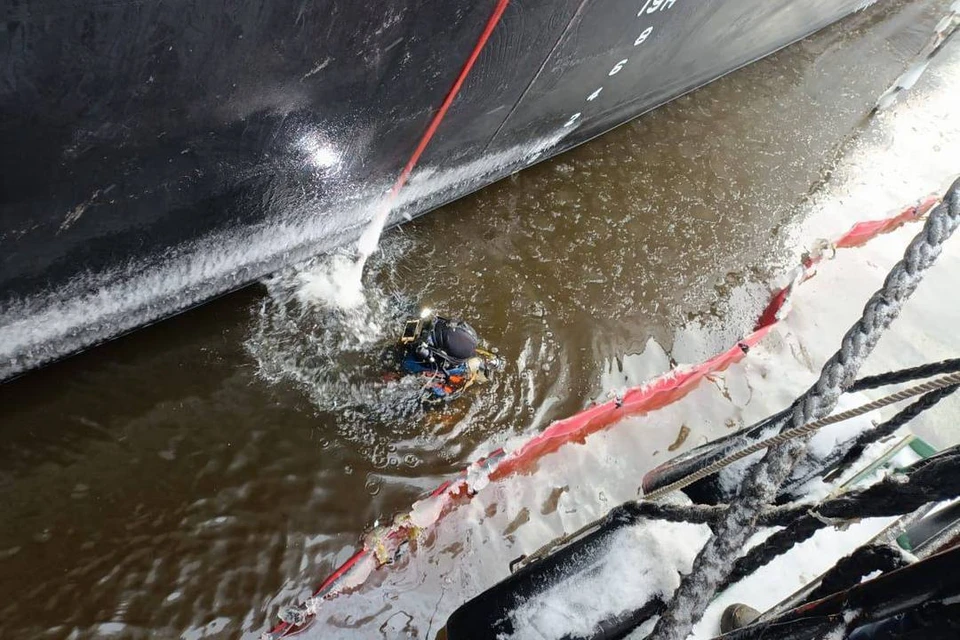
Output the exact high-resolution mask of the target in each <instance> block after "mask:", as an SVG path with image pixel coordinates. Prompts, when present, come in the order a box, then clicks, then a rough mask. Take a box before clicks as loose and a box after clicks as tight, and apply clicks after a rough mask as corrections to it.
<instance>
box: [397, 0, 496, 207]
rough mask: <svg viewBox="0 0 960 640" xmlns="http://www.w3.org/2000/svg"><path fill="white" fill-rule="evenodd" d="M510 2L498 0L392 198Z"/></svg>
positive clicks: (406, 177) (415, 150)
mask: <svg viewBox="0 0 960 640" xmlns="http://www.w3.org/2000/svg"><path fill="white" fill-rule="evenodd" d="M508 4H510V0H498V2H497V6H496V7H495V8H494V10H493V13H492V14H491V15H490V19H489V20H487V26H486V27H484V29H483V33H481V34H480V38H479V39H478V40H477V43H476V44H475V45H474V46H473V51H471V52H470V57H469V58H467V61H466V62H465V63H463V68H462V69H460V75H458V76H457V80H456V82H454V83H453V86H452V87H450V91H448V92H447V97H446V98H444V99H443V104H441V105H440V108H439V109H437V112H436V113H435V114H434V115H433V119H432V120H430V126H428V127H427V130H426V132H424V134H423V136H422V137H421V138H420V142H419V143H417V148H416V149H414V150H413V155H411V156H410V159H409V160H407V164H406V166H404V167H403V171H401V172H400V176H399V177H398V178H397V181H396V182H395V183H394V185H393V189H392V190H391V191H390V197H391V198H392V197H394V196H396V195H397V193H398V192H399V191H400V189H402V188H403V185H405V184H406V183H407V179H408V178H409V177H410V174H411V173H412V172H413V168H414V167H415V166H416V165H417V162H418V161H419V160H420V156H421V155H423V152H424V150H425V149H426V148H427V145H428V144H430V140H431V138H433V134H435V133H436V132H437V129H438V128H439V127H440V123H441V122H442V121H443V118H444V116H446V115H447V110H448V109H449V108H450V105H451V104H453V101H454V99H456V97H457V94H458V93H460V87H462V86H463V83H464V81H465V80H466V79H467V75H468V74H469V73H470V69H472V68H473V64H474V63H475V62H476V61H477V58H478V57H479V56H480V52H481V51H482V50H483V47H484V46H485V45H486V44H487V40H489V39H490V35H491V34H492V33H493V30H494V29H495V28H496V26H497V23H499V22H500V17H501V16H503V12H504V11H506V9H507V5H508Z"/></svg>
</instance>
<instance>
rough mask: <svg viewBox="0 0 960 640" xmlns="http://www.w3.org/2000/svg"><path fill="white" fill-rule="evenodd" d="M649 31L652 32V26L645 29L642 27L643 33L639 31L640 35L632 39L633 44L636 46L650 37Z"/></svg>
mask: <svg viewBox="0 0 960 640" xmlns="http://www.w3.org/2000/svg"><path fill="white" fill-rule="evenodd" d="M651 33H653V27H647V28H646V29H644V30H643V33H641V34H640V36H639V37H638V38H637V39H636V40H634V41H633V46H637V45H638V44H643V42H644V41H645V40H646V39H647V38H649V37H650V34H651Z"/></svg>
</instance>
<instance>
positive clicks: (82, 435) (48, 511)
mask: <svg viewBox="0 0 960 640" xmlns="http://www.w3.org/2000/svg"><path fill="white" fill-rule="evenodd" d="M943 4H944V3H942V2H935V1H930V2H914V3H892V4H886V5H884V6H878V7H873V8H872V9H870V10H869V11H867V12H864V13H861V14H858V15H856V16H854V17H852V18H851V19H849V20H847V21H846V22H844V23H843V24H842V25H839V26H836V27H834V28H831V29H828V30H827V31H825V32H823V33H821V34H819V35H817V36H816V37H814V38H811V39H809V40H807V41H804V42H802V43H800V44H798V45H796V46H794V47H791V48H790V49H788V50H786V51H783V52H781V53H779V54H777V55H775V56H773V57H771V58H769V59H767V60H765V61H763V62H761V63H759V64H756V65H754V66H752V67H749V68H748V69H746V70H743V71H740V72H737V73H735V74H732V75H731V76H729V77H727V78H725V79H724V80H722V81H720V82H717V83H715V84H713V85H711V86H710V87H708V88H706V89H705V90H701V91H698V92H696V93H694V94H692V95H690V96H687V97H685V98H682V99H680V100H678V101H676V102H674V103H673V104H671V105H669V106H667V107H665V108H662V109H659V110H657V111H655V112H653V113H652V114H649V115H647V116H645V117H643V118H641V119H639V120H637V121H635V122H633V123H631V124H628V125H625V126H623V127H621V128H619V129H617V130H616V131H614V132H611V133H610V134H607V135H606V136H603V137H601V138H599V139H597V140H595V141H593V142H592V143H590V144H587V145H584V146H582V147H580V148H579V149H576V150H574V151H572V152H570V153H567V154H564V155H563V156H561V157H559V158H557V159H555V160H553V161H550V162H547V163H543V164H541V165H539V166H537V167H534V168H532V169H530V170H527V171H524V172H522V173H520V174H518V175H515V176H513V177H512V178H510V179H507V180H504V181H502V182H500V183H498V184H495V185H493V186H491V187H489V188H487V189H485V190H483V191H481V192H479V193H477V194H474V195H473V196H471V197H468V198H465V199H463V200H461V201H459V202H457V203H455V204H453V205H450V206H448V207H444V208H443V209H441V210H438V211H436V212H434V213H432V214H430V215H429V216H426V217H424V218H422V219H418V220H416V221H414V222H413V223H410V224H407V225H405V226H404V227H403V228H402V229H399V230H394V231H391V232H389V233H388V234H387V237H386V238H385V244H384V249H383V251H382V252H381V253H379V254H377V256H376V257H375V259H374V262H373V263H372V264H371V265H370V266H371V269H370V273H369V276H368V277H369V279H370V282H369V289H368V292H367V306H365V307H363V308H362V309H361V310H360V311H358V312H357V313H358V314H359V315H354V316H349V317H347V316H343V317H333V316H330V314H329V312H324V311H322V310H321V309H317V308H315V307H313V306H311V305H309V304H305V303H304V301H303V299H302V297H298V296H297V288H296V287H297V281H296V278H297V275H296V273H295V272H291V273H290V274H280V275H279V276H277V277H276V278H274V279H273V280H271V281H270V282H268V283H266V287H257V288H251V289H249V290H247V291H244V292H241V293H239V294H235V295H232V296H229V297H227V298H223V299H221V300H218V301H216V302H214V303H212V304H210V305H207V306H205V307H203V308H201V309H199V310H196V311H194V312H191V313H189V314H185V315H183V316H181V317H179V318H175V319H173V320H170V321H167V322H164V323H161V324H159V325H156V326H154V327H151V328H148V329H146V330H143V331H140V332H138V333H136V334H134V335H132V336H129V337H127V338H124V339H122V340H118V341H116V342H114V343H111V344H109V345H106V346H105V347H102V348H99V349H96V350H94V351H91V352H89V353H87V354H85V355H82V356H79V357H76V358H73V359H71V360H69V361H67V362H64V363H62V364H60V365H57V366H55V367H51V368H49V369H47V370H45V371H40V372H36V373H34V374H32V375H30V376H27V377H25V378H23V379H21V380H19V381H16V382H14V383H12V384H7V385H4V386H3V387H0V404H2V406H3V407H4V412H3V417H2V419H0V502H2V504H3V507H4V512H5V513H4V517H3V519H2V520H0V594H2V596H3V597H2V598H0V618H2V619H3V620H4V627H3V628H4V633H6V634H10V635H11V636H30V637H67V636H70V635H71V634H73V635H74V636H75V637H93V636H103V635H106V634H110V633H120V634H122V635H124V636H133V637H138V636H142V637H146V636H154V637H177V636H180V635H184V637H189V638H199V637H204V636H209V635H217V634H220V633H222V634H223V635H224V636H225V637H227V636H233V635H235V634H236V633H237V632H238V631H240V630H244V631H248V632H258V631H259V630H261V629H262V628H263V627H264V626H265V625H266V624H267V622H268V616H272V615H273V614H274V612H275V607H276V605H277V604H278V603H281V602H285V601H286V600H287V599H289V598H293V597H295V596H296V595H298V594H302V593H303V592H304V591H305V590H307V589H308V588H309V587H310V586H312V585H313V583H314V582H316V581H317V579H318V578H319V577H320V576H322V575H324V574H326V573H327V572H329V570H330V569H331V568H333V567H334V566H335V565H336V564H338V563H339V562H342V561H343V560H345V559H346V557H348V556H349V555H350V553H351V551H352V547H353V545H354V544H355V543H356V541H357V539H358V536H359V534H360V533H361V532H362V531H363V530H364V528H365V527H368V526H370V525H371V524H372V523H373V522H374V521H375V520H377V519H378V518H380V517H385V518H389V516H390V515H391V514H392V513H394V512H396V511H398V510H401V509H406V508H407V507H408V506H409V505H410V503H412V502H413V501H414V500H415V499H416V498H417V497H418V495H419V494H420V493H421V492H422V491H424V490H426V489H431V488H433V486H435V485H436V484H438V482H439V480H440V479H441V478H443V477H445V476H446V475H448V474H449V473H451V472H452V471H454V470H459V468H461V467H462V466H463V465H464V463H465V462H466V461H469V460H470V459H472V458H473V457H474V456H475V454H476V453H477V452H478V451H483V450H486V449H488V448H489V447H490V446H491V443H496V442H501V441H504V440H506V439H508V438H510V437H514V436H516V435H519V434H522V433H527V432H532V431H535V430H537V429H539V428H542V427H543V426H544V425H545V424H546V423H548V422H549V421H550V420H552V419H555V418H558V417H561V416H564V415H567V414H569V413H571V412H573V411H576V410H577V409H579V408H581V407H582V406H584V405H585V404H586V403H588V402H589V401H590V400H591V399H593V398H594V396H596V395H597V394H598V393H600V380H601V376H603V375H607V376H609V372H610V371H611V370H612V369H615V368H616V362H618V360H620V359H622V357H623V356H624V355H626V354H631V353H638V352H640V351H643V350H644V348H645V347H646V346H647V344H648V341H649V339H650V338H651V337H653V338H655V339H656V341H657V342H659V343H660V344H661V345H663V346H664V347H665V349H666V353H665V358H664V359H665V362H669V358H670V356H671V355H672V352H673V349H672V347H673V345H671V344H670V341H671V339H672V336H673V335H674V334H675V330H676V329H677V328H678V327H680V326H682V325H683V324H684V323H686V322H688V321H689V320H690V319H692V318H696V319H700V320H704V321H707V322H709V321H711V319H712V320H714V321H716V323H717V324H718V326H719V324H720V321H721V320H722V325H723V326H722V328H721V329H718V333H717V340H723V341H725V342H729V338H730V337H731V336H732V337H735V336H736V335H738V334H739V333H741V332H742V331H743V330H744V329H745V328H746V326H747V324H749V318H750V317H751V316H752V315H753V314H754V313H755V311H756V309H755V306H756V305H757V304H759V302H757V301H752V300H743V299H741V298H737V297H731V296H730V292H731V291H732V290H733V289H734V288H735V287H738V286H739V285H741V284H743V283H749V282H756V281H765V279H766V277H767V276H768V274H769V273H770V272H771V270H772V269H774V268H776V267H778V266H779V260H780V258H779V256H781V255H783V251H782V249H783V247H782V246H781V244H782V243H783V242H784V240H785V234H784V233H783V231H782V230H783V228H784V225H785V224H787V223H790V222H792V221H793V220H794V216H795V214H796V212H797V210H798V208H799V206H800V205H801V204H802V203H803V202H804V201H805V199H806V198H807V197H808V196H809V194H810V193H811V190H812V189H815V187H816V185H817V184H818V183H819V181H821V180H822V179H823V178H824V176H825V175H826V173H827V172H828V171H829V169H830V167H831V165H832V162H833V161H834V159H835V158H836V156H837V154H838V152H839V151H840V150H841V149H842V148H843V145H844V141H845V140H846V139H847V138H848V137H850V136H855V135H856V132H857V131H858V130H859V127H861V126H862V124H863V122H864V118H865V115H866V113H867V112H868V110H869V108H870V106H872V104H873V101H874V100H875V99H876V96H877V95H879V94H880V93H881V92H882V91H883V90H884V89H885V88H886V86H887V84H889V82H891V81H892V80H893V79H894V78H896V76H897V75H898V74H899V73H900V71H901V70H902V67H903V64H904V61H905V60H906V59H908V58H909V56H910V55H911V53H912V52H914V51H916V50H917V49H919V47H920V46H921V45H922V44H923V41H924V39H925V37H926V36H927V34H928V33H929V32H930V29H931V28H932V26H933V24H934V23H935V21H936V17H937V11H938V10H939V9H940V8H942V5H943ZM301 284H302V283H301ZM421 306H430V307H432V308H434V309H437V310H440V311H446V312H450V313H453V314H458V315H462V316H463V317H464V318H465V319H467V320H468V321H470V322H471V324H473V325H474V326H475V327H476V328H477V330H478V331H479V333H480V335H481V336H483V337H484V338H485V339H486V340H487V341H489V342H490V343H491V344H493V345H496V346H498V347H499V348H500V350H501V353H502V354H503V355H504V356H505V358H506V359H507V366H506V369H505V371H504V372H503V375H501V376H499V377H497V378H496V379H495V381H494V382H493V383H492V384H491V385H488V386H484V387H481V388H478V389H475V390H473V392H472V396H471V398H470V400H469V401H468V402H462V403H459V404H457V405H454V406H452V407H449V408H447V409H445V410H442V411H438V412H432V413H428V414H424V413H423V412H422V411H420V410H419V408H417V407H415V406H412V405H410V404H409V403H408V402H407V400H406V399H407V397H408V396H407V395H406V394H407V391H408V389H407V388H406V387H405V386H404V384H403V383H397V382H395V381H385V380H384V379H383V378H382V376H381V375H380V371H379V366H378V365H379V353H380V349H381V348H382V346H383V345H385V344H387V343H389V342H390V340H392V339H393V334H394V332H395V331H397V330H399V326H400V322H401V320H402V318H403V317H404V315H405V314H407V313H409V312H411V311H415V310H417V309H418V308H419V307H421ZM651 344H652V343H651ZM705 348H709V345H708V346H707V347H705ZM675 437H676V433H675V432H674V433H670V434H668V435H667V436H666V440H667V441H666V445H669V444H670V442H672V441H673V439H674V438H675ZM695 438H696V433H695V432H694V433H693V434H691V436H690V439H691V441H692V440H694V439H695ZM608 462H610V464H614V462H612V461H608ZM567 495H568V493H567V492H566V491H565V490H563V489H562V487H557V493H556V495H555V496H554V497H552V498H550V500H549V501H547V502H549V504H548V503H547V502H545V503H544V504H543V505H542V509H540V510H542V511H544V513H547V512H550V513H553V512H555V511H558V510H559V511H561V512H562V511H563V510H565V509H575V508H577V506H576V505H573V504H569V503H568V501H567V498H566V497H565V496H567ZM538 513H539V510H535V511H532V512H528V513H526V515H525V516H523V514H521V513H518V514H510V515H511V521H516V522H518V523H519V522H520V521H519V520H516V518H521V516H523V517H526V518H528V519H529V524H525V525H523V526H524V527H533V526H537V520H538ZM520 526H521V524H517V527H520ZM428 544H429V540H428ZM469 544H497V542H496V541H493V540H488V541H472V542H471V541H464V542H463V546H462V547H461V548H460V549H454V548H450V549H444V550H441V551H440V552H439V555H438V556H437V557H436V558H434V560H433V561H436V562H440V560H439V559H437V558H440V557H444V558H448V560H444V562H447V561H449V562H454V561H455V558H456V557H457V555H459V554H460V553H462V552H464V549H468V545H469ZM415 561H417V562H420V561H422V562H427V561H428V560H427V559H424V558H421V559H418V560H415ZM408 586H409V587H410V588H416V586H417V585H415V584H411V585H408ZM444 589H446V591H444V593H446V592H450V593H451V594H453V595H451V596H449V597H450V598H457V597H460V596H459V595H457V587H456V585H445V586H444ZM389 606H390V605H389V603H385V604H383V606H382V607H381V608H382V609H383V611H385V613H383V614H382V615H380V616H379V617H375V618H374V619H372V620H361V619H356V620H354V619H350V618H344V617H335V618H334V619H331V621H329V622H326V623H325V624H328V625H334V627H335V628H336V627H339V626H342V627H344V628H348V627H353V628H358V629H360V630H361V633H363V634H365V637H380V635H383V636H386V637H398V636H402V635H403V634H405V633H410V634H414V636H415V637H432V635H433V634H435V632H436V630H437V629H438V627H439V626H440V625H441V623H442V621H439V620H432V621H431V620H422V619H420V618H419V617H415V616H412V615H408V614H403V613H402V612H400V611H396V612H393V611H390V610H389ZM449 608H450V606H447V609H449ZM324 628H326V627H324ZM324 628H321V629H320V631H319V633H321V634H322V632H323V630H324ZM368 632H369V633H368Z"/></svg>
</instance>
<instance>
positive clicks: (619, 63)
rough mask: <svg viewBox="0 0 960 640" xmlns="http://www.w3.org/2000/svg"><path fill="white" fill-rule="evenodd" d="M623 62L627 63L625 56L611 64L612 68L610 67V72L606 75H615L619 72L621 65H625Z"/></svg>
mask: <svg viewBox="0 0 960 640" xmlns="http://www.w3.org/2000/svg"><path fill="white" fill-rule="evenodd" d="M625 64H627V59H626V58H624V59H623V60H621V61H620V62H618V63H617V64H615V65H613V69H610V73H608V74H607V75H608V76H615V75H617V74H618V73H620V70H621V69H623V65H625Z"/></svg>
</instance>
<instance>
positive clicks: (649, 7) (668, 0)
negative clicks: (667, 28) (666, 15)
mask: <svg viewBox="0 0 960 640" xmlns="http://www.w3.org/2000/svg"><path fill="white" fill-rule="evenodd" d="M676 1H677V0H647V1H646V3H644V5H643V9H640V13H638V14H637V17H638V18H639V17H641V16H643V14H645V13H646V14H648V15H649V14H651V13H656V12H657V11H666V10H667V9H669V8H670V7H672V6H673V5H674V4H675V3H676Z"/></svg>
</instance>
